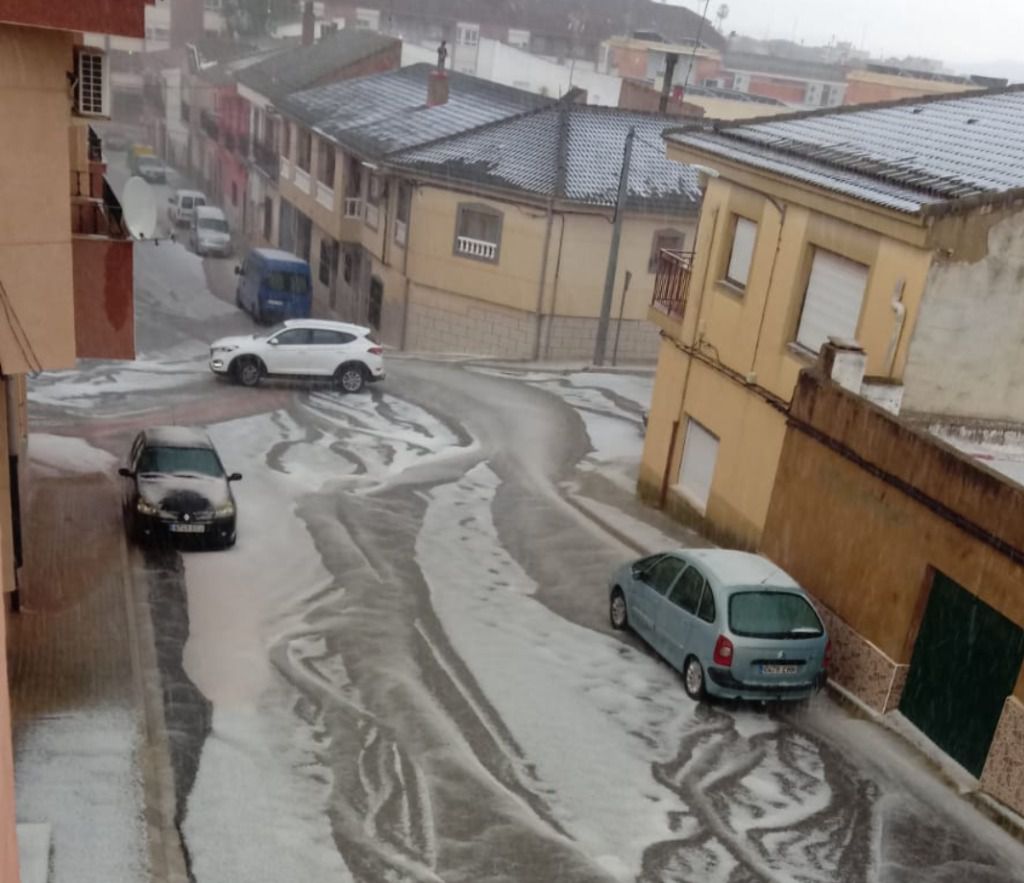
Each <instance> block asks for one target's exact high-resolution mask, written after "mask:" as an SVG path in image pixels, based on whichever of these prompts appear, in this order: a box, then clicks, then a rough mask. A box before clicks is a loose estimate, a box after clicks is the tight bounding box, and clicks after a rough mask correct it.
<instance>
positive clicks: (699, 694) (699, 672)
mask: <svg viewBox="0 0 1024 883" xmlns="http://www.w3.org/2000/svg"><path fill="white" fill-rule="evenodd" d="M683 689H684V690H686V695H687V696H689V697H690V698H691V699H692V700H693V701H694V702H700V701H701V700H702V699H705V698H707V695H708V694H707V691H706V690H705V689H704V666H702V665H701V664H700V660H699V659H697V657H696V656H687V657H686V662H684V663H683Z"/></svg>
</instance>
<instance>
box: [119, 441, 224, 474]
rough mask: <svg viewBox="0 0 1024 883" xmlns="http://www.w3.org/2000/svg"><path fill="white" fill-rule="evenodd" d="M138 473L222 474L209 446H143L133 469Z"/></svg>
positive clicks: (222, 471)
mask: <svg viewBox="0 0 1024 883" xmlns="http://www.w3.org/2000/svg"><path fill="white" fill-rule="evenodd" d="M135 471H136V472H137V473H138V474H139V475H143V474H145V473H157V474H159V475H213V476H219V475H223V474H224V470H223V469H221V465H220V461H219V460H218V459H217V455H216V454H215V453H214V452H213V451H211V450H210V449H209V448H170V447H150V448H144V449H143V451H142V454H141V455H140V456H139V463H138V466H137V468H136V470H135Z"/></svg>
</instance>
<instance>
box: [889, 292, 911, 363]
mask: <svg viewBox="0 0 1024 883" xmlns="http://www.w3.org/2000/svg"><path fill="white" fill-rule="evenodd" d="M906 286H907V280H906V279H900V280H899V281H898V282H897V283H896V285H895V286H894V288H893V290H892V304H891V306H892V311H893V313H895V314H896V324H895V325H893V328H892V336H891V337H890V338H889V349H887V350H886V352H885V363H886V365H887V366H888V367H887V368H886V374H888V376H889V377H892V376H893V370H894V369H895V368H896V352H897V351H898V350H899V347H900V338H902V337H903V323H904V322H905V321H906V319H907V308H906V307H905V306H904V305H903V289H904V288H906Z"/></svg>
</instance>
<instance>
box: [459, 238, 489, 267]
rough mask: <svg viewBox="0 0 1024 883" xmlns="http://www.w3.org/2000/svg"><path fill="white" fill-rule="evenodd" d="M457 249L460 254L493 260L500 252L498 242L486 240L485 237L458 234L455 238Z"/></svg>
mask: <svg viewBox="0 0 1024 883" xmlns="http://www.w3.org/2000/svg"><path fill="white" fill-rule="evenodd" d="M455 250H456V251H457V252H458V253H459V254H465V255H469V256H470V257H472V258H482V259H483V260H485V261H493V260H494V258H495V256H496V255H497V254H498V244H497V243H496V242H486V241H485V240H483V239H473V238H471V237H469V236H457V237H456V238H455Z"/></svg>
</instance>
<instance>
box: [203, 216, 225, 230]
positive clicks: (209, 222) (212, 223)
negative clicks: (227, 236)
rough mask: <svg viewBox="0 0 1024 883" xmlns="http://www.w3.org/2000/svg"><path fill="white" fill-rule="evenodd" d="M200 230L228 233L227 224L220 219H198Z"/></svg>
mask: <svg viewBox="0 0 1024 883" xmlns="http://www.w3.org/2000/svg"><path fill="white" fill-rule="evenodd" d="M199 229H200V230H216V231H217V232H218V233H227V232H228V222H227V221H224V220H221V219H220V218H200V219H199Z"/></svg>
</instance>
